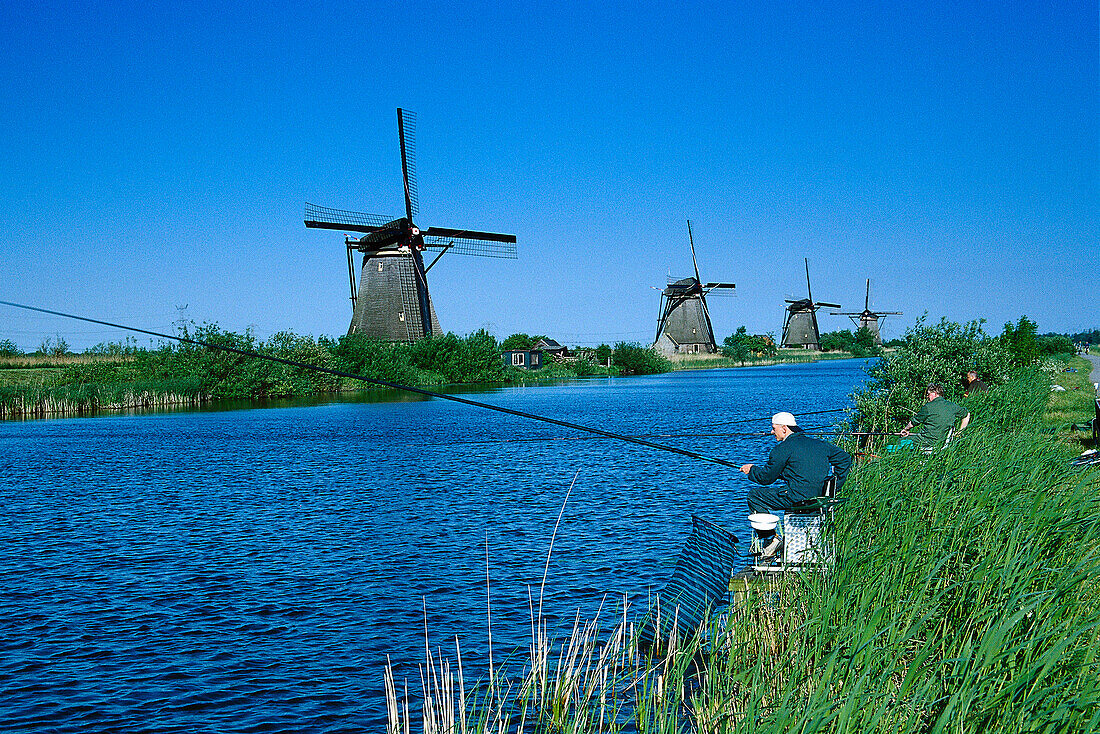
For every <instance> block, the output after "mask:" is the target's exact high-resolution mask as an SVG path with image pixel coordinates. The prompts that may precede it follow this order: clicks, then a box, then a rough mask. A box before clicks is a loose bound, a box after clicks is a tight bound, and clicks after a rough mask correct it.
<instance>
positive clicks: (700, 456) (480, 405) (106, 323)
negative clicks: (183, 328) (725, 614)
mask: <svg viewBox="0 0 1100 734" xmlns="http://www.w3.org/2000/svg"><path fill="white" fill-rule="evenodd" d="M0 305H4V306H10V307H12V308H19V309H23V310H24V311H35V312H37V313H44V314H49V315H51V316H60V317H61V318H66V319H74V320H76V321H83V322H85V323H89V324H99V325H100V326H109V327H111V328H113V329H122V330H123V331H132V332H134V333H137V334H146V335H148V336H155V337H158V338H160V339H170V340H172V341H177V342H181V343H183V344H194V345H195V346H199V347H206V348H207V349H216V350H219V351H222V352H230V353H233V354H239V355H241V356H244V357H252V358H253V359H262V360H265V361H268V362H276V363H278V364H285V365H287V366H289V367H298V368H300V369H306V370H313V371H315V372H322V373H324V374H328V375H333V376H335V377H346V378H348V379H351V380H360V381H362V382H368V383H370V384H372V385H378V386H380V387H388V388H391V389H394V390H404V391H405V392H411V393H415V394H417V395H425V396H427V397H432V398H442V399H443V400H450V401H452V402H456V403H462V404H463V405H470V406H473V407H475V408H485V409H487V410H495V411H497V412H498V413H506V414H508V415H514V416H518V417H520V418H529V419H531V420H537V421H542V422H544V423H551V424H553V425H556V426H562V427H564V428H572V429H574V430H577V431H585V432H587V433H593V434H595V435H597V436H603V437H605V438H616V439H619V440H620V441H626V442H627V443H633V444H637V445H639V446H645V447H647V448H651V449H659V450H661V451H669V452H672V453H674V454H679V455H681V456H687V457H688V458H692V459H699V460H701V461H709V462H711V463H714V464H721V465H722V466H729V467H733V468H734V469H740V468H741V465H740V464H735V463H734V462H732V461H726V460H725V459H718V458H715V457H713V456H704V455H703V454H700V453H696V452H695V451H688V450H686V449H680V448H676V447H675V446H667V445H665V444H661V443H653V442H652V441H646V440H644V439H640V438H632V437H630V436H623V435H621V434H618V433H612V432H610V431H604V430H600V429H599V428H592V427H591V426H584V425H581V424H579V423H570V422H569V421H562V420H557V419H556V418H548V417H546V416H542V415H536V414H534V413H525V412H523V411H521V410H512V409H511V408H504V407H501V406H499V405H491V404H489V403H482V402H478V401H477V400H470V399H468V398H460V397H458V396H457V395H447V394H445V393H440V392H434V391H432V390H424V389H423V388H419V387H412V386H410V385H402V384H399V383H396V382H391V381H389V380H379V379H376V378H373V377H364V376H363V375H356V374H354V373H351V372H344V371H343V370H334V369H332V368H330V367H321V366H319V365H315V364H309V363H308V362H299V361H297V360H294V359H285V358H283V357H276V356H273V355H270V354H260V353H259V352H254V351H251V350H249V349H239V348H237V347H230V346H227V345H225V344H213V343H211V342H206V341H202V340H201V339H192V338H190V337H186V336H175V335H172V334H164V333H161V332H159V331H150V330H149V329H139V328H137V327H136V326H126V325H125V324H116V323H114V322H111V321H102V320H100V319H93V318H89V317H87V316H78V315H76V314H71V313H65V312H63V311H53V310H51V309H48V308H39V307H37V306H27V305H24V304H22V303H13V302H11V301H3V300H0Z"/></svg>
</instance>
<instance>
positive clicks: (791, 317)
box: [780, 259, 840, 349]
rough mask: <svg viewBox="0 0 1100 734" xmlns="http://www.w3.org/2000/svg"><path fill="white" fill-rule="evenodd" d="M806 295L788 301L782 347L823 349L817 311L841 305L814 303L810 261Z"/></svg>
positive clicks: (807, 272)
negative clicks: (825, 307) (811, 288)
mask: <svg viewBox="0 0 1100 734" xmlns="http://www.w3.org/2000/svg"><path fill="white" fill-rule="evenodd" d="M806 295H807V296H808V298H802V299H800V300H797V301H792V300H790V299H787V301H786V303H788V304H790V305H789V306H787V318H786V320H785V321H784V322H783V340H782V342H781V344H780V346H784V347H801V348H802V349H821V332H820V331H818V328H817V310H818V309H819V308H821V307H822V306H828V307H829V308H840V304H839V303H826V302H825V301H818V302H816V303H815V302H814V294H813V291H812V290H810V261H809V259H806Z"/></svg>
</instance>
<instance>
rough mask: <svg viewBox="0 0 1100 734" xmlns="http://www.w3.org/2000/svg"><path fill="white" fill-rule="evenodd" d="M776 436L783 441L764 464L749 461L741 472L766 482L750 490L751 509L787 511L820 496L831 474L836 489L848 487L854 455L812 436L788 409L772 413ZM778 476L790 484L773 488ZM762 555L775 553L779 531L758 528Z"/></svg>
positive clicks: (779, 440) (754, 511)
mask: <svg viewBox="0 0 1100 734" xmlns="http://www.w3.org/2000/svg"><path fill="white" fill-rule="evenodd" d="M772 435H774V436H775V440H777V441H778V442H779V445H777V446H776V447H775V448H773V449H772V451H771V454H770V455H769V456H768V463H767V464H765V465H764V466H755V465H753V464H745V465H744V466H742V467H741V471H742V472H744V473H745V474H747V475H748V477H749V479H751V480H752V481H754V482H756V483H757V484H760V485H763V486H759V487H753V488H752V489H750V490H749V498H748V499H749V512H751V513H754V514H755V513H760V512H771V511H774V510H787V509H790V508H791V507H793V506H795V505H796V504H798V503H799V502H802V501H804V500H808V499H812V498H814V497H819V496H820V495H821V494H822V492H823V490H824V488H825V480H826V479H827V478H828V477H829V475H830V473H832V474H834V475H835V476H836V489H837V491H839V490H840V488H841V487H842V486H844V480H845V479H847V478H848V470H849V469H851V468H852V455H851V454H849V453H848V452H847V451H845V450H844V449H842V448H839V447H838V446H834V445H833V444H831V443H827V442H825V441H820V440H818V439H816V438H810V437H809V436H807V435H806V434H805V433H803V432H802V429H801V428H799V427H798V423H797V422H795V419H794V416H793V415H791V414H790V413H787V412H782V413H776V414H775V415H774V416H772ZM776 479H782V480H783V481H784V482H786V486H782V487H770V486H768V485H770V484H772V483H773V482H774V481H775V480H776ZM757 537H758V538H759V540H760V548H761V552H760V555H761V556H763V557H769V556H774V555H775V554H776V552H777V551H778V550H779V546H780V539H779V536H777V535H776V534H775V530H774V529H772V530H763V531H758V533H757Z"/></svg>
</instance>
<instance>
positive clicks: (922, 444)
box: [900, 383, 970, 454]
mask: <svg viewBox="0 0 1100 734" xmlns="http://www.w3.org/2000/svg"><path fill="white" fill-rule="evenodd" d="M924 398H925V403H924V405H922V406H921V409H920V410H918V411H917V414H916V415H914V416H913V418H912V419H911V420H910V421H909V422H908V423H906V424H905V428H903V429H901V434H900V435H901V436H902V438H907V437H908V436H909V435H910V431H911V430H912V429H913V428H914V427H915V428H916V433H913V434H912V435H913V443H914V444H916V447H917V448H918V449H920V450H921V451H923V452H924V453H926V454H930V453H932V452H933V451H935V450H936V449H940V448H943V447H944V446H946V445H947V442H948V441H950V440H951V438H952V436H954V435H955V434H956V433H958V432H959V431H962V430H963V429H964V428H966V427H967V426H968V425H970V411H968V410H967V409H966V408H963V407H961V406H959V405H956V404H955V403H952V402H951V401H950V400H948V399H947V398H945V397H944V396H943V387H942V386H941V385H938V384H936V383H932V384H931V385H929V386H928V389H927V390H925V391H924ZM956 423H958V424H959V427H958V430H956V429H955V424H956Z"/></svg>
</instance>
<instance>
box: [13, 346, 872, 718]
mask: <svg viewBox="0 0 1100 734" xmlns="http://www.w3.org/2000/svg"><path fill="white" fill-rule="evenodd" d="M865 367H866V363H865V362H864V361H861V360H840V361H830V362H820V363H817V364H806V365H775V366H770V367H759V368H742V369H735V370H706V371H697V372H676V373H671V374H667V375H658V376H651V377H636V378H620V379H613V380H609V379H590V380H580V381H575V382H569V383H565V384H558V385H550V386H546V385H543V386H537V387H513V388H501V389H491V390H485V391H482V392H480V393H479V394H476V395H469V394H467V397H471V398H474V399H477V400H481V401H484V402H488V403H492V404H494V405H500V406H503V407H507V408H511V409H515V410H521V411H526V412H531V413H536V414H540V415H545V416H549V417H552V418H557V419H560V420H566V421H571V422H576V423H582V424H586V425H592V426H597V427H599V428H602V429H604V430H608V431H612V432H616V433H623V434H631V435H639V434H673V433H675V434H683V435H682V436H681V437H678V438H658V439H650V440H654V441H658V442H664V443H669V444H672V445H676V446H679V447H681V448H685V449H689V450H692V451H698V452H700V453H703V454H705V455H709V456H715V457H719V458H723V459H726V460H730V461H734V462H737V463H742V462H759V461H762V460H763V459H764V458H765V457H766V456H767V452H768V451H769V450H770V448H771V446H772V442H773V439H772V438H771V437H770V436H756V437H753V436H728V435H727V436H719V435H715V434H718V433H731V432H746V431H766V430H768V429H769V427H770V426H769V421H768V420H767V417H768V416H770V415H771V414H772V413H773V412H776V411H779V410H789V411H791V412H794V413H804V412H809V411H819V410H824V409H829V408H841V407H847V406H848V405H849V400H848V395H849V394H850V393H851V391H852V390H853V389H854V388H855V387H856V386H857V385H859V384H861V383H862V382H863V380H864V379H865V376H866V375H865V371H864V370H865ZM391 398H392V399H391ZM816 418H819V419H820V420H818V419H816ZM816 418H815V419H806V420H804V421H803V423H804V424H805V425H808V426H817V425H826V424H828V423H829V422H830V421H831V420H835V419H838V418H839V414H834V415H826V416H817V417H816ZM743 419H761V420H756V421H755V422H749V423H739V424H733V425H716V424H720V423H721V422H725V421H737V420H743ZM571 484H572V485H573V488H572V492H571V494H570V495H569V499H568V502H567V503H566V502H565V500H566V496H567V493H568V492H569V490H570V485H571ZM747 489H748V483H747V481H746V479H745V478H744V476H743V475H741V474H740V473H739V472H737V471H736V470H734V469H730V468H727V467H723V466H719V465H716V464H711V463H705V462H702V461H698V460H693V459H689V458H687V457H684V456H679V455H676V454H673V453H668V452H663V451H656V450H652V449H647V448H643V447H640V446H635V445H631V444H629V443H625V442H622V441H615V440H611V439H603V438H595V439H593V438H589V437H587V436H586V435H585V434H579V433H577V432H574V431H570V430H567V429H564V428H559V427H555V426H552V425H548V424H544V423H537V422H533V421H530V420H526V419H521V418H518V417H514V416H509V415H504V414H500V413H495V412H490V411H486V410H483V409H477V408H473V407H470V406H465V405H461V404H457V403H452V402H449V401H444V400H438V399H421V398H419V397H417V396H409V395H390V394H388V393H387V394H385V395H383V396H382V397H381V398H380V397H379V395H378V393H372V397H371V398H370V399H369V400H367V399H361V400H356V401H341V402H333V403H328V404H321V405H316V404H314V405H286V406H282V407H266V408H262V409H255V408H254V409H235V410H222V411H210V410H204V411H196V412H177V413H165V414H144V415H125V416H100V417H94V418H69V419H58V420H41V421H27V422H8V423H0V507H2V508H3V510H2V512H0V691H2V696H0V721H3V727H4V730H5V731H50V732H89V731H96V732H101V731H119V732H257V731H265V732H279V731H286V732H314V731H316V732H341V731H348V732H353V731H380V730H384V722H385V706H384V698H383V670H384V666H385V663H386V660H387V656H388V657H389V658H390V659H391V660H392V661H393V664H394V667H395V671H396V675H397V678H398V680H399V682H400V681H402V680H404V679H408V682H409V688H410V690H412V691H414V692H415V691H416V690H418V689H419V674H418V669H417V665H418V663H420V662H422V661H423V659H424V649H425V644H426V642H427V644H429V645H430V646H431V647H432V648H433V649H434V648H440V649H442V651H443V652H444V655H445V656H449V657H452V658H453V656H454V650H455V641H456V638H457V640H458V643H459V644H460V646H461V649H462V656H463V663H464V666H465V667H466V669H467V673H468V674H470V671H478V670H481V669H482V668H483V664H484V660H485V659H486V658H487V639H488V633H489V623H488V622H487V620H488V619H489V616H488V614H487V606H491V624H492V630H491V631H492V640H493V649H494V655H495V656H496V659H497V660H498V661H499V660H501V659H503V658H504V657H505V656H506V655H507V654H509V653H511V652H513V651H515V650H516V649H519V648H523V647H525V645H526V643H527V640H528V639H529V636H530V632H529V621H530V617H529V611H528V605H529V601H530V598H531V595H532V594H533V595H534V598H535V600H536V603H537V599H538V595H539V585H540V583H541V581H542V577H543V573H544V568H545V567H546V563H547V551H548V549H549V547H550V543H551V538H552V536H553V533H554V527H555V522H556V521H557V519H558V516H559V513H560V514H561V523H560V526H559V527H558V530H557V535H556V538H555V540H554V545H553V555H552V557H551V558H550V562H549V568H548V571H547V579H546V586H545V590H544V600H543V607H544V617H545V618H546V619H547V620H548V622H549V625H550V629H551V631H552V632H553V631H555V630H557V631H561V632H566V631H567V630H568V628H569V627H570V625H571V623H572V621H573V619H574V618H575V617H576V616H577V615H578V614H579V615H580V616H581V618H582V619H589V618H592V617H595V616H596V615H597V613H599V612H600V609H601V607H602V608H603V614H604V615H607V614H608V610H609V609H614V608H618V607H620V606H621V604H622V603H623V600H624V599H627V600H629V601H630V602H631V603H632V604H639V603H640V604H642V605H643V606H644V603H645V599H646V595H647V594H648V593H650V592H652V591H654V590H657V589H659V588H660V587H661V586H662V585H663V584H664V582H665V580H666V579H667V577H668V575H669V574H670V573H671V570H672V567H673V565H674V563H675V559H676V555H677V553H678V552H679V549H680V547H681V546H682V544H683V542H684V541H685V539H686V538H687V536H688V534H689V533H690V530H691V516H692V515H693V514H695V515H698V516H700V517H703V518H706V519H708V520H711V521H713V522H716V523H718V524H720V525H722V526H724V527H726V528H727V529H729V530H731V531H732V532H733V533H735V534H736V535H737V536H738V537H739V538H741V539H742V545H747V542H746V541H747V539H748V536H749V530H748V527H747V523H746V521H745V516H746V509H745V494H746V492H747ZM563 503H564V505H563ZM563 506H564V510H563ZM426 636H427V637H426Z"/></svg>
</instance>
